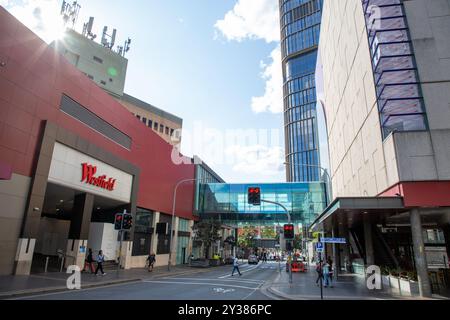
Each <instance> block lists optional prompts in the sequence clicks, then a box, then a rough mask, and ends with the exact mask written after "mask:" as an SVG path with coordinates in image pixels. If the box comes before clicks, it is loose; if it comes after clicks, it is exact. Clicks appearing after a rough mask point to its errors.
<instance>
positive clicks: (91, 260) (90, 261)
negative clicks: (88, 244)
mask: <svg viewBox="0 0 450 320" xmlns="http://www.w3.org/2000/svg"><path fill="white" fill-rule="evenodd" d="M86 268H87V270H88V271H90V272H91V273H94V272H95V267H94V256H93V253H92V249H91V248H89V251H88V255H87V257H86V260H85V263H84V271H86Z"/></svg>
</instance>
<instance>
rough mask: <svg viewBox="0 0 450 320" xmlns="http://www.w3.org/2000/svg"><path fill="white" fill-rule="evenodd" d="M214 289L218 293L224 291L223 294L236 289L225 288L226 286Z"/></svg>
mask: <svg viewBox="0 0 450 320" xmlns="http://www.w3.org/2000/svg"><path fill="white" fill-rule="evenodd" d="M213 290H214V291H215V292H217V293H223V294H225V293H228V292H234V291H235V290H234V289H224V288H214V289H213Z"/></svg>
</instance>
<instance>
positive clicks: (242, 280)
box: [162, 277, 265, 284]
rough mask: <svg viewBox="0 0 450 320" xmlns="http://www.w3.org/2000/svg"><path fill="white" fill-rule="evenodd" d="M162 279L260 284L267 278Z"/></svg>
mask: <svg viewBox="0 0 450 320" xmlns="http://www.w3.org/2000/svg"><path fill="white" fill-rule="evenodd" d="M162 279H173V280H197V281H227V282H236V281H238V282H247V283H248V284H260V283H262V284H263V283H264V282H265V280H252V279H242V278H241V279H236V280H235V279H223V280H219V279H206V278H176V277H165V278H162Z"/></svg>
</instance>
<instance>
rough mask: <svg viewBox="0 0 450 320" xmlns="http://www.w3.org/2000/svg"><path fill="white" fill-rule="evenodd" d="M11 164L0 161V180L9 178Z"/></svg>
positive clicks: (10, 175)
mask: <svg viewBox="0 0 450 320" xmlns="http://www.w3.org/2000/svg"><path fill="white" fill-rule="evenodd" d="M11 177H12V166H10V165H8V164H6V163H4V162H1V161H0V180H11Z"/></svg>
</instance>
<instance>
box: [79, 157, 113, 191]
mask: <svg viewBox="0 0 450 320" xmlns="http://www.w3.org/2000/svg"><path fill="white" fill-rule="evenodd" d="M81 166H82V173H81V182H86V183H87V184H90V185H93V186H96V187H99V188H102V189H105V190H108V191H113V190H114V187H115V185H116V179H114V178H108V177H107V176H106V175H102V176H98V177H96V176H95V174H96V173H97V167H96V166H93V165H91V164H88V163H82V164H81Z"/></svg>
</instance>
